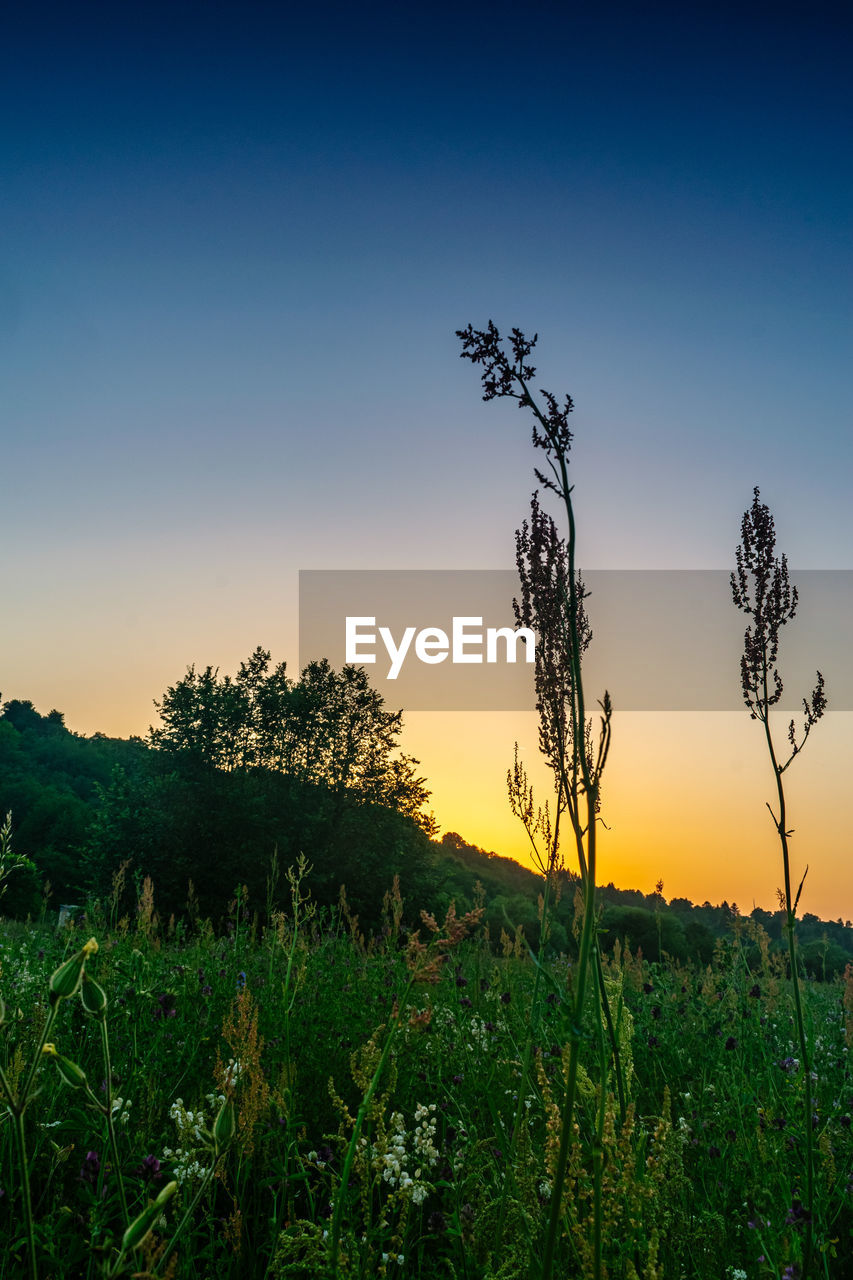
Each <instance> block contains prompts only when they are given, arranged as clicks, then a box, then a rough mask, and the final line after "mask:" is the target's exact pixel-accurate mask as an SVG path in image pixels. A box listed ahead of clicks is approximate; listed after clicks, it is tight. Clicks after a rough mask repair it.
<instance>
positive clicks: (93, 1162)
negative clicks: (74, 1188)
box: [77, 1151, 101, 1187]
mask: <svg viewBox="0 0 853 1280" xmlns="http://www.w3.org/2000/svg"><path fill="white" fill-rule="evenodd" d="M100 1172H101V1157H100V1156H99V1155H98V1153H97V1151H87V1152H86V1159H85V1160H84V1161H83V1163H82V1164H81V1165H80V1172H79V1174H78V1175H77V1178H78V1181H79V1182H85V1183H88V1185H89V1186H90V1187H91V1186H94V1185H95V1183H96V1182H97V1180H98V1174H99V1173H100Z"/></svg>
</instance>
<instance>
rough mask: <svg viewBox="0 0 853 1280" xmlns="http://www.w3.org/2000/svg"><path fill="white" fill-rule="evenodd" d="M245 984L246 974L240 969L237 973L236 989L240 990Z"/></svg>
mask: <svg viewBox="0 0 853 1280" xmlns="http://www.w3.org/2000/svg"><path fill="white" fill-rule="evenodd" d="M245 985H246V975H245V973H243V972H242V970H241V971H240V973H238V974H237V990H238V991H242V990H243V988H244V987H245Z"/></svg>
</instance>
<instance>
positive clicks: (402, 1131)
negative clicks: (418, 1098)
mask: <svg viewBox="0 0 853 1280" xmlns="http://www.w3.org/2000/svg"><path fill="white" fill-rule="evenodd" d="M435 1126H436V1115H435V1103H434V1102H431V1103H430V1104H429V1106H426V1105H424V1104H423V1103H418V1105H417V1107H416V1108H415V1127H414V1129H413V1130H412V1134H411V1152H409V1151H407V1149H406V1144H407V1142H408V1139H409V1134H408V1132H407V1131H406V1120H405V1117H404V1116H403V1113H402V1112H401V1111H394V1112H393V1113H392V1115H391V1133H390V1136H389V1139H388V1145H387V1148H386V1149H385V1150H384V1151H378V1150H377V1149H376V1148H375V1147H373V1148H371V1163H372V1165H373V1168H374V1170H375V1171H376V1172H377V1173H379V1174H381V1177H382V1179H383V1181H384V1182H387V1183H388V1185H389V1187H391V1188H392V1189H394V1190H399V1191H405V1192H406V1193H407V1194H408V1195H410V1196H411V1198H412V1201H413V1203H414V1204H423V1202H424V1200H426V1198H427V1196H428V1195H429V1192H430V1185H429V1183H428V1182H426V1181H425V1180H424V1173H425V1171H426V1170H428V1169H431V1168H432V1167H433V1165H435V1164H436V1163H437V1161H438V1148H437V1147H436V1145H435ZM409 1165H414V1172H412V1173H410V1172H409Z"/></svg>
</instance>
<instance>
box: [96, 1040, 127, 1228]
mask: <svg viewBox="0 0 853 1280" xmlns="http://www.w3.org/2000/svg"><path fill="white" fill-rule="evenodd" d="M99 1021H100V1024H101V1046H102V1048H103V1051H104V1070H105V1071H106V1094H107V1106H106V1116H107V1133H108V1135H109V1141H110V1151H111V1152H112V1157H113V1166H114V1168H115V1175H116V1180H117V1182H118V1194H119V1199H120V1200H121V1216H122V1219H123V1220H124V1225H125V1227H128V1226H130V1215H129V1214H128V1211H127V1196H126V1195H125V1190H124V1179H123V1178H122V1176H121V1161H120V1160H119V1154H118V1140H117V1138H116V1130H115V1123H114V1121H113V1070H112V1062H111V1059H110V1037H109V1032H108V1031H107V1020H106V1018H105V1017H101V1018H100V1019H99Z"/></svg>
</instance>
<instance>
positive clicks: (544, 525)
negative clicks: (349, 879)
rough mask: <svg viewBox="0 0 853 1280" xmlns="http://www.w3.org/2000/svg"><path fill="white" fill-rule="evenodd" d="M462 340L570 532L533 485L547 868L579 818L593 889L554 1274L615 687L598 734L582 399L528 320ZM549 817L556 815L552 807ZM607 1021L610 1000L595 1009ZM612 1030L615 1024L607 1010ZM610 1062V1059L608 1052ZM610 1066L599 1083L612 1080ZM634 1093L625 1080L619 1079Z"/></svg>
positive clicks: (528, 559) (532, 611) (530, 559)
mask: <svg viewBox="0 0 853 1280" xmlns="http://www.w3.org/2000/svg"><path fill="white" fill-rule="evenodd" d="M457 336H458V337H459V338H460V340H461V342H462V356H463V358H464V359H468V360H470V361H471V362H472V363H473V364H479V365H482V384H483V399H484V400H493V399H496V398H509V399H513V400H515V401H516V402H517V404H518V406H519V408H521V409H527V410H529V411H530V412H531V413H532V415H533V419H534V422H533V446H534V448H536V449H541V450H542V452H543V454H544V459H545V461H544V464H543V467H544V469H543V470H539V469H538V468H537V469H536V471H535V474H536V479H537V480H538V481H539V484H540V485H541V486H542V487H543V488H544V489H546V490H550V491H551V492H552V493H554V494H555V495H556V496H557V498H558V499H559V501H560V502H561V503H562V507H563V512H564V515H565V519H566V526H567V536H566V538H565V539H562V538H560V536H559V534H558V532H557V527H556V524H555V522H554V520H553V519H552V518H551V516H549V515H548V514H547V513H546V512H544V511H543V510H542V508H541V507H540V505H539V501H538V495H537V494H536V493H534V495H533V499H532V502H531V517H530V522H529V523H528V522H525V523H524V525H523V526H522V528H521V530H520V531H519V533H518V534H517V538H516V559H517V563H518V569H519V576H520V579H521V596H520V599H519V600H517V601H515V602H514V607H515V615H516V621H517V623H518V624H519V625H520V626H523V627H528V628H531V629H532V630H533V631H534V632H535V635H536V644H537V661H536V695H537V711H538V714H539V742H540V748H541V750H542V752H543V754H544V756H545V759H546V760H547V761H548V763H549V765H550V767H551V769H552V770H553V773H554V778H555V784H556V794H557V801H556V814H555V817H554V832H555V834H556V838H554V839H552V840H551V841H550V842H549V859H548V864H547V866H545V867H544V868H543V870H544V872H545V875H546V884H547V882H548V880H549V879H550V878H551V877H552V876H553V874H554V873H555V872H556V871H557V870H558V869H559V862H558V851H559V825H560V822H561V820H562V819H563V818H564V817H565V819H567V820H568V823H569V827H570V831H571V835H572V836H573V837H574V846H575V851H576V855H577V859H578V866H579V870H580V879H581V891H582V900H583V908H582V923H581V930H580V940H579V945H578V961H577V965H576V967H575V969H574V974H573V981H572V984H571V989H570V992H569V1040H570V1054H569V1066H568V1073H567V1080H566V1087H565V1092H564V1096H563V1103H562V1112H561V1129H560V1143H559V1152H558V1157H557V1164H556V1170H555V1175H554V1179H553V1185H552V1187H551V1194H550V1210H549V1215H548V1222H547V1226H546V1230H545V1237H544V1241H543V1246H542V1257H541V1264H540V1266H539V1271H538V1274H539V1275H540V1277H541V1280H550V1277H551V1276H552V1274H553V1270H554V1265H555V1260H556V1254H557V1249H558V1244H559V1239H560V1227H561V1221H562V1216H563V1211H562V1206H563V1192H564V1188H565V1183H566V1171H567V1166H568V1162H569V1152H570V1149H571V1146H572V1143H573V1141H574V1129H575V1107H576V1102H577V1093H578V1075H579V1068H580V1056H581V1047H582V1045H583V1043H584V1041H585V1040H586V1039H587V1038H588V1036H589V1031H588V1030H587V1027H586V1018H587V997H588V993H589V991H590V990H591V988H593V987H596V988H598V992H599V995H600V996H601V1002H602V1003H604V1004H605V1005H606V999H607V997H606V992H605V991H604V990H603V985H602V984H601V981H600V976H599V975H600V966H599V965H598V964H597V963H596V959H595V956H596V950H597V939H596V911H595V884H596V856H597V839H596V837H597V824H598V812H599V807H600V799H601V777H602V773H603V771H604V766H605V763H606V761H607V755H608V751H609V747H610V735H611V717H612V708H611V703H610V697H609V695H608V694H607V692H605V693H604V696H603V698H602V700H601V702H600V703H599V706H600V708H601V720H600V729H599V735H598V742H597V744H596V743H595V742H594V739H593V722H592V720H591V719H589V718H588V717H587V707H586V699H585V695H584V687H583V678H582V672H581V661H582V657H583V654H584V651H585V650H586V648H587V646H588V645H589V642H590V639H591V631H590V627H589V622H588V619H587V616H586V612H585V609H584V603H583V602H584V598H585V596H586V592H585V590H584V585H583V582H582V580H581V577H580V574H579V572H578V570H577V567H576V528H575V512H574V507H573V504H572V497H571V495H572V489H573V486H572V485H571V484H570V483H569V475H568V465H569V451H570V448H571V442H572V432H571V431H570V429H569V415H570V413H571V412H572V410H573V408H574V405H573V402H572V398H571V396H568V395H567V396H566V397H565V399H564V400H563V402H562V404H560V403H559V402H558V400H557V398H556V397H555V396H554V395H552V394H551V392H549V391H545V390H544V389H543V390H541V391H540V395H541V403H540V402H537V401H536V400H535V399H534V397H533V394H532V392H531V390H530V387H531V383H532V380H533V378H534V377H535V375H536V370H535V368H534V366H533V365H531V364H530V363H529V358H530V355H531V352H532V351H533V348H534V346H535V344H536V341H537V335H534V336H533V338H532V339H528V338H526V337H525V335H524V334H523V333H522V331H521V330H520V329H513V330H511V333H510V337H509V352H507V350H506V349H505V347H504V344H503V343H502V340H501V336H500V333H499V332H498V330H497V328H496V327H495V325H494V324H493V323H492V321H491V320H490V321H489V324H488V327H487V328H486V329H484V330H476V329H474V328H473V327H472V326H471V325H469V326H468V328H467V329H463V330H457ZM521 803H522V806H523V807H526V809H527V812H528V813H529V814H531V815H532V812H533V802H532V798H531V797H530V795H529V793H527V794H523V795H522V797H521ZM541 821H542V823H543V825H544V824H547V822H548V819H547V817H546V816H545V815H544V813H543V816H542V820H541ZM595 1017H596V1023H597V1025H598V1028H599V1030H600V1028H601V1019H602V1017H603V1011H602V1009H601V1008H600V1007H599V1008H596V1014H595ZM607 1030H608V1032H610V1031H612V1024H611V1023H610V1020H609V1019H607ZM611 1043H612V1048H613V1051H614V1060H615V1062H616V1064H617V1070H618V1050H617V1049H616V1041H615V1036H614V1037H613V1038H612V1041H611ZM602 1061H603V1060H602ZM606 1085H607V1078H606V1073H605V1075H604V1076H603V1077H602V1079H601V1082H600V1087H601V1090H602V1094H603V1093H604V1092H605V1090H606ZM620 1094H621V1096H622V1097H623V1098H624V1091H623V1090H622V1089H621V1088H620ZM595 1186H596V1196H595V1204H594V1215H595V1221H596V1222H597V1223H599V1222H600V1209H601V1197H600V1177H597V1178H596V1182H595ZM594 1274H595V1276H596V1277H597V1276H599V1275H600V1274H601V1238H600V1231H596V1249H595V1266H594Z"/></svg>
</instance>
